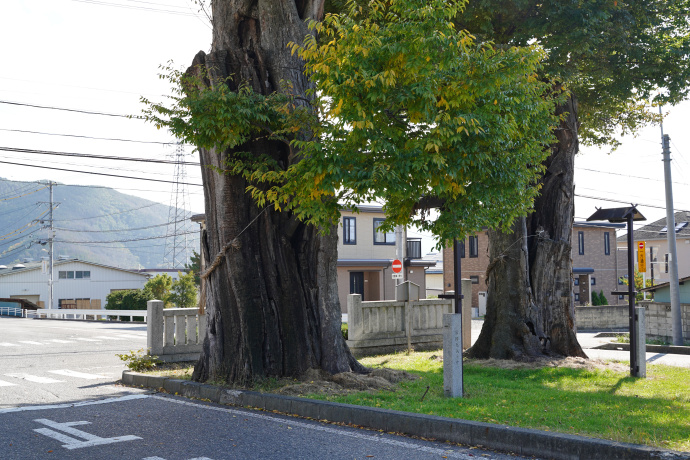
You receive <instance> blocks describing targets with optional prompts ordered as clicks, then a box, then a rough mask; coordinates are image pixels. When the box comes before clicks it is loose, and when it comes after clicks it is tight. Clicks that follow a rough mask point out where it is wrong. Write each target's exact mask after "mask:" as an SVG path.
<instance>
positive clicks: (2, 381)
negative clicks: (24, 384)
mask: <svg viewBox="0 0 690 460" xmlns="http://www.w3.org/2000/svg"><path fill="white" fill-rule="evenodd" d="M15 385H17V384H16V383H10V382H5V381H4V380H0V387H11V386H15Z"/></svg>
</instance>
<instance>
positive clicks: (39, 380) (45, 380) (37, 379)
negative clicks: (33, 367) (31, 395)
mask: <svg viewBox="0 0 690 460" xmlns="http://www.w3.org/2000/svg"><path fill="white" fill-rule="evenodd" d="M5 375H6V376H8V377H14V378H17V379H23V380H27V381H29V382H34V383H62V382H63V381H62V380H55V379H51V378H50V377H41V376H39V375H31V374H5Z"/></svg>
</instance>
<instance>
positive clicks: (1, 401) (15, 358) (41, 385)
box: [0, 316, 146, 458]
mask: <svg viewBox="0 0 690 460" xmlns="http://www.w3.org/2000/svg"><path fill="white" fill-rule="evenodd" d="M141 348H146V326H144V325H141V324H139V325H137V324H133V323H110V322H84V321H56V320H34V319H25V318H12V317H6V316H0V408H7V407H16V406H25V405H33V404H54V403H59V402H67V401H83V400H85V399H91V398H104V397H111V396H124V395H128V394H138V393H141V392H142V391H141V390H137V389H132V388H127V387H123V386H120V385H117V381H118V380H120V378H121V377H122V371H123V370H125V369H126V366H125V364H124V362H122V361H121V360H120V359H119V358H118V357H117V356H116V354H118V353H120V354H121V353H127V352H128V351H129V350H139V349H141ZM0 458H2V455H1V454H0Z"/></svg>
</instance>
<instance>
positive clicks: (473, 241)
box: [470, 236, 479, 257]
mask: <svg viewBox="0 0 690 460" xmlns="http://www.w3.org/2000/svg"><path fill="white" fill-rule="evenodd" d="M470 257H479V237H477V236H470Z"/></svg>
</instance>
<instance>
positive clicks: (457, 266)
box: [453, 238, 465, 396]
mask: <svg viewBox="0 0 690 460" xmlns="http://www.w3.org/2000/svg"><path fill="white" fill-rule="evenodd" d="M461 256H462V254H461V253H460V251H458V239H457V238H455V239H454V240H453V259H454V260H453V275H454V276H455V313H456V314H458V313H459V314H460V359H459V360H458V361H460V379H461V380H460V388H461V390H460V391H461V394H460V396H462V395H464V394H465V377H464V373H463V367H464V365H463V362H462V344H463V338H462V323H463V322H464V320H465V318H463V317H462V257H461Z"/></svg>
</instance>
